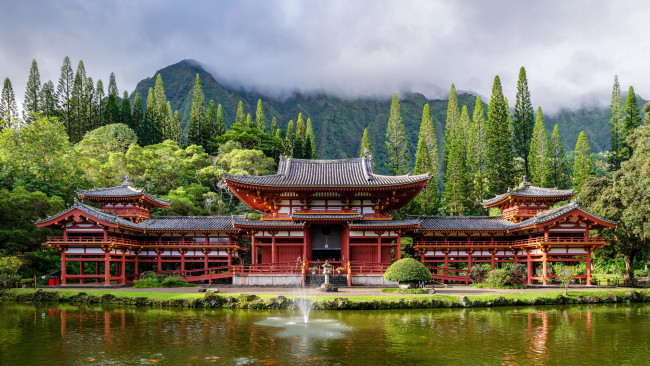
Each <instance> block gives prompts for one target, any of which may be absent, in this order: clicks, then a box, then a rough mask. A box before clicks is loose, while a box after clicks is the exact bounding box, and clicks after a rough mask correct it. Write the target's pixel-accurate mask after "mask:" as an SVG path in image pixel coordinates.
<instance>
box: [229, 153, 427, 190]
mask: <svg viewBox="0 0 650 366" xmlns="http://www.w3.org/2000/svg"><path fill="white" fill-rule="evenodd" d="M223 177H224V179H226V180H230V181H233V182H238V183H243V184H251V185H257V186H269V187H276V186H278V187H367V186H370V187H373V186H375V187H382V186H393V185H404V184H409V183H418V182H424V181H427V180H429V178H430V176H429V174H420V175H399V176H390V175H379V174H375V173H374V171H373V167H372V158H371V157H370V156H367V157H362V158H350V159H336V160H309V159H294V158H287V157H284V156H281V157H280V164H279V165H278V172H277V174H272V175H262V176H250V175H231V174H227V173H224V174H223Z"/></svg>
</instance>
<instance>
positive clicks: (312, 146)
mask: <svg viewBox="0 0 650 366" xmlns="http://www.w3.org/2000/svg"><path fill="white" fill-rule="evenodd" d="M307 140H309V146H308V147H309V149H308V148H307V147H306V148H305V151H306V152H308V153H310V154H311V156H310V157H309V158H310V159H316V158H317V156H318V154H317V153H316V137H315V136H314V127H313V125H312V124H311V118H307V132H305V146H307V144H308V143H307Z"/></svg>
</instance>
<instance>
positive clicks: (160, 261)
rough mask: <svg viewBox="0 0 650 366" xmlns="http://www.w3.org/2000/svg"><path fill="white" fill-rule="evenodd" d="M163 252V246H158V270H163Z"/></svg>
mask: <svg viewBox="0 0 650 366" xmlns="http://www.w3.org/2000/svg"><path fill="white" fill-rule="evenodd" d="M162 252H163V250H162V248H156V254H157V255H158V258H157V259H158V263H157V267H158V268H157V269H158V272H162V256H161V255H162Z"/></svg>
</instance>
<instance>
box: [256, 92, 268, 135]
mask: <svg viewBox="0 0 650 366" xmlns="http://www.w3.org/2000/svg"><path fill="white" fill-rule="evenodd" d="M255 125H256V126H257V129H258V130H260V131H264V132H266V117H264V104H262V99H258V100H257V111H256V112H255Z"/></svg>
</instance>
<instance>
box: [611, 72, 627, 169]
mask: <svg viewBox="0 0 650 366" xmlns="http://www.w3.org/2000/svg"><path fill="white" fill-rule="evenodd" d="M622 121H623V97H622V96H621V87H620V85H619V83H618V75H615V76H614V86H613V87H612V101H611V103H610V107H609V128H610V131H611V137H610V142H609V145H610V151H609V155H608V159H607V160H608V163H609V170H610V171H616V170H618V169H619V168H620V167H621V144H622V143H624V142H625V141H624V140H625V136H623V131H622Z"/></svg>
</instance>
